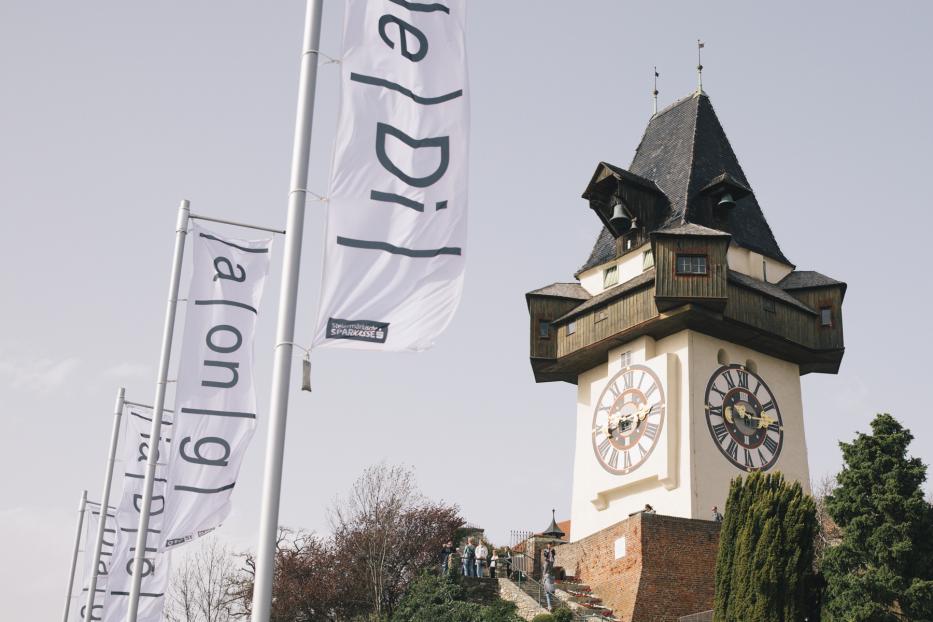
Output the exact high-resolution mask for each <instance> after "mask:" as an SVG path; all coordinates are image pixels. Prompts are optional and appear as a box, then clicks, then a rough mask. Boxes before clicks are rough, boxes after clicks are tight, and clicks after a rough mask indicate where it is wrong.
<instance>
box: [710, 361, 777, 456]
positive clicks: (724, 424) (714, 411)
mask: <svg viewBox="0 0 933 622" xmlns="http://www.w3.org/2000/svg"><path fill="white" fill-rule="evenodd" d="M706 424H707V426H708V427H709V433H710V435H711V436H712V438H713V442H715V443H716V446H717V447H718V448H719V451H720V452H722V455H724V456H725V457H726V458H727V459H728V460H729V462H731V463H732V464H734V465H735V466H737V467H739V468H740V469H742V470H744V471H767V470H768V469H770V468H771V467H772V466H774V463H775V462H777V459H778V456H780V454H781V447H782V446H783V444H784V424H783V422H782V421H781V410H780V408H778V404H777V400H776V399H775V398H774V394H773V393H772V392H771V389H770V388H769V387H768V385H767V384H766V383H765V381H764V380H763V379H762V378H761V376H759V375H758V374H756V373H754V372H751V371H749V370H747V369H745V368H744V367H742V366H741V365H725V366H723V367H720V368H719V369H717V370H716V371H715V372H714V373H713V375H712V377H710V379H709V383H708V384H707V385H706Z"/></svg>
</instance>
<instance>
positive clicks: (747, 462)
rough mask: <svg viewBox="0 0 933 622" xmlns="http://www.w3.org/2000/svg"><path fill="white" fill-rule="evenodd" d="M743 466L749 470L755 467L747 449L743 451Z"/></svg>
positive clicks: (750, 453)
mask: <svg viewBox="0 0 933 622" xmlns="http://www.w3.org/2000/svg"><path fill="white" fill-rule="evenodd" d="M745 466H747V467H750V468H751V467H754V466H755V461H754V460H753V459H752V452H750V451H749V450H747V449H746V450H745Z"/></svg>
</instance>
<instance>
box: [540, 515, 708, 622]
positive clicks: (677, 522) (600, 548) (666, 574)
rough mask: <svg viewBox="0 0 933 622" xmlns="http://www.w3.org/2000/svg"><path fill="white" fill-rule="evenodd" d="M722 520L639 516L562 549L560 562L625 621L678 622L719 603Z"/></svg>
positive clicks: (558, 558) (559, 551) (566, 545)
mask: <svg viewBox="0 0 933 622" xmlns="http://www.w3.org/2000/svg"><path fill="white" fill-rule="evenodd" d="M718 549H719V524H718V523H714V522H711V521H704V520H693V519H688V518H679V517H674V516H662V515H659V514H641V513H639V514H635V515H633V516H631V517H629V518H628V519H626V520H624V521H621V522H619V523H616V524H615V525H611V526H610V527H607V528H606V529H603V530H602V531H599V532H597V533H594V534H592V535H590V536H588V537H586V538H583V539H582V540H578V541H577V542H571V543H569V544H565V545H562V546H560V547H558V549H557V565H558V566H562V567H563V568H564V570H565V571H566V572H567V574H571V575H574V576H575V577H577V579H578V580H579V581H581V582H582V583H585V584H586V585H589V586H590V588H592V590H593V593H594V594H595V595H596V596H598V597H600V598H601V599H602V600H603V603H604V604H605V605H606V606H607V607H609V608H610V609H612V610H613V612H614V613H615V615H616V617H617V618H619V619H621V620H623V621H624V622H643V621H649V620H650V621H651V622H655V621H658V622H668V621H670V622H676V620H677V618H678V617H680V616H684V615H688V614H691V613H696V612H697V611H704V610H706V609H710V608H711V607H712V606H713V594H714V587H715V586H714V576H715V570H716V554H717V552H718Z"/></svg>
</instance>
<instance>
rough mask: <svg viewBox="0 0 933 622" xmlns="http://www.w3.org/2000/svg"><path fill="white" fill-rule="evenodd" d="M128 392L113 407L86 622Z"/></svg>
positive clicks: (87, 621) (120, 394)
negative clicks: (124, 402)
mask: <svg viewBox="0 0 933 622" xmlns="http://www.w3.org/2000/svg"><path fill="white" fill-rule="evenodd" d="M125 395H126V390H125V389H124V388H123V387H120V390H119V391H117V403H116V405H115V406H114V407H113V430H111V432H110V453H109V455H108V458H107V468H106V469H105V470H104V492H102V493H101V496H100V507H101V510H100V520H99V521H97V537H96V538H95V539H94V557H93V558H92V565H91V581H90V583H89V584H88V591H87V607H86V608H85V610H84V622H91V617H92V616H93V613H94V597H95V595H96V594H97V575H98V572H99V566H100V553H101V550H103V546H104V532H105V531H106V528H107V514H108V513H109V512H110V485H111V484H112V483H113V463H114V459H115V458H116V456H117V443H118V441H119V440H120V422H121V421H122V420H123V398H124V396H125Z"/></svg>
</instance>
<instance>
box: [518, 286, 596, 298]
mask: <svg viewBox="0 0 933 622" xmlns="http://www.w3.org/2000/svg"><path fill="white" fill-rule="evenodd" d="M525 295H526V296H534V295H538V296H556V297H558V298H571V299H574V300H588V299H589V298H590V293H589V292H588V291H586V290H585V289H583V286H581V285H580V284H579V283H551V284H550V285H548V286H547V287H542V288H541V289H536V290H534V291H533V292H528V293H527V294H525Z"/></svg>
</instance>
